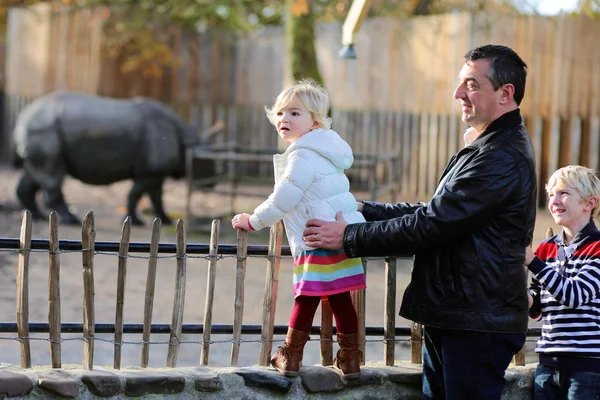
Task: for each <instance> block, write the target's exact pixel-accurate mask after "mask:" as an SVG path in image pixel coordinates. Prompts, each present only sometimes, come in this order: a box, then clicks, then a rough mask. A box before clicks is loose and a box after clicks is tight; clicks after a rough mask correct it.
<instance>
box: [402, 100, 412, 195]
mask: <svg viewBox="0 0 600 400" xmlns="http://www.w3.org/2000/svg"><path fill="white" fill-rule="evenodd" d="M410 127H411V115H410V114H409V113H407V112H405V113H403V114H402V162H401V165H402V170H401V171H400V173H401V175H400V176H401V178H400V195H401V196H402V197H406V195H407V194H408V193H410V188H409V186H410V173H409V170H410V154H411V142H410V137H411V136H410V134H411V130H410Z"/></svg>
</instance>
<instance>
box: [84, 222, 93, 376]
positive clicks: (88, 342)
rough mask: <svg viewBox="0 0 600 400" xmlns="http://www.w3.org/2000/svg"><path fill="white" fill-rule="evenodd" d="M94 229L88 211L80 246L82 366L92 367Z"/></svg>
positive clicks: (85, 367)
mask: <svg viewBox="0 0 600 400" xmlns="http://www.w3.org/2000/svg"><path fill="white" fill-rule="evenodd" d="M95 240H96V229H95V223H94V212H93V211H89V212H88V213H87V214H86V215H85V217H84V218H83V226H82V229H81V248H82V261H83V338H84V339H83V340H84V341H83V368H84V369H88V370H91V369H93V368H94V335H95V330H96V326H95V321H96V316H95V314H94V312H95V311H94V247H95V246H94V245H95Z"/></svg>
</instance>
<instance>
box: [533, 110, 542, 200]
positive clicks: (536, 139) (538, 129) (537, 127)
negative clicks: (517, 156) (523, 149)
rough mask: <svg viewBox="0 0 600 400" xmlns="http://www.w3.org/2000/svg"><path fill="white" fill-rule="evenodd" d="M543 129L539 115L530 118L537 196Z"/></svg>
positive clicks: (538, 192)
mask: <svg viewBox="0 0 600 400" xmlns="http://www.w3.org/2000/svg"><path fill="white" fill-rule="evenodd" d="M543 129H544V120H543V118H542V117H539V116H535V117H533V118H532V123H531V132H530V134H531V137H532V140H531V142H532V147H533V154H534V155H535V174H536V178H537V183H538V188H537V195H538V198H539V196H540V193H541V190H542V189H543V186H544V185H542V157H543V154H542V152H543V150H544V148H543V143H542V136H543Z"/></svg>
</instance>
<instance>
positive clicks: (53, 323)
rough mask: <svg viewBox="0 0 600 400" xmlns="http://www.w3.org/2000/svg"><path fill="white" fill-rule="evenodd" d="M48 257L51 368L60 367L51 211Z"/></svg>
mask: <svg viewBox="0 0 600 400" xmlns="http://www.w3.org/2000/svg"><path fill="white" fill-rule="evenodd" d="M49 225H50V226H49V230H50V232H49V233H50V234H49V236H48V257H49V262H50V269H49V272H48V327H49V330H50V358H51V359H52V368H60V367H61V365H62V362H61V353H60V348H61V338H60V249H59V240H58V214H57V213H56V211H52V212H51V213H50V217H49Z"/></svg>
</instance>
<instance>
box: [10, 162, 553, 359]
mask: <svg viewBox="0 0 600 400" xmlns="http://www.w3.org/2000/svg"><path fill="white" fill-rule="evenodd" d="M18 176H19V172H18V171H15V170H13V169H11V168H10V167H8V166H4V165H0V182H1V185H0V204H2V206H1V208H0V237H2V238H15V237H18V236H19V232H20V226H21V218H22V216H21V211H20V210H19V209H18V207H17V201H16V198H15V185H16V182H17V180H18ZM130 186H131V183H130V182H129V181H125V182H119V183H115V184H113V185H109V186H89V185H85V184H82V183H81V182H79V181H76V180H74V179H67V180H66V181H65V184H64V186H63V190H64V194H65V197H66V199H67V202H68V204H70V205H71V207H72V208H73V210H74V212H75V213H76V214H77V215H78V216H79V217H81V218H83V217H84V215H85V213H86V212H87V211H94V215H95V221H96V240H97V241H113V242H116V241H118V240H119V238H120V234H121V227H122V219H123V215H122V213H123V212H124V207H123V206H124V204H125V199H126V196H127V192H128V191H129V188H130ZM267 193H268V192H267ZM357 197H359V198H365V197H364V196H362V197H360V196H359V195H357ZM163 199H164V204H165V209H166V210H167V213H169V215H171V216H172V217H174V218H183V216H184V212H185V199H186V188H185V182H184V181H174V180H169V181H167V182H166V183H165V191H164V196H163ZM260 201H261V199H260V198H238V199H237V201H236V202H235V207H236V211H239V212H242V211H251V210H252V209H253V208H254V207H255V206H256V205H257V204H259V202H260ZM192 204H193V210H194V213H195V214H196V215H200V216H204V217H210V216H217V215H222V214H223V213H226V212H227V211H229V210H228V205H229V199H228V198H225V197H223V196H217V195H210V194H204V193H196V194H195V195H194V196H193V197H192ZM148 206H149V204H148V202H147V201H146V202H144V203H142V204H141V208H147V207H148ZM144 219H145V220H146V222H147V223H146V226H145V227H134V228H133V229H132V234H131V241H132V242H149V241H150V224H151V222H152V221H151V217H150V216H148V215H144ZM549 227H552V228H553V229H554V230H555V231H557V227H556V225H554V222H553V221H552V219H551V218H550V217H549V216H548V214H547V212H545V211H544V210H541V211H540V212H539V213H538V220H537V223H536V231H535V238H534V241H535V243H539V242H540V241H541V240H542V239H543V238H544V237H545V232H546V229H547V228H549ZM59 236H60V238H61V239H69V240H81V228H80V227H72V226H62V225H61V226H60V227H59ZM33 237H34V238H40V239H46V238H48V225H47V224H46V223H40V222H34V225H33ZM174 241H175V236H174V229H173V228H172V227H163V229H162V232H161V242H164V243H174ZM249 241H250V244H266V243H267V241H268V231H266V230H265V231H261V232H259V233H255V234H251V235H250V237H249ZM188 242H191V243H208V242H209V236H208V234H205V233H198V232H190V231H188ZM219 242H220V243H223V244H225V243H235V231H234V230H233V229H232V228H231V225H230V224H229V219H228V218H227V219H224V220H222V221H221V236H220V241H219ZM135 257H139V258H131V259H130V260H129V261H128V270H127V282H126V297H125V308H124V320H125V322H126V323H142V322H143V310H144V293H145V286H146V275H147V265H148V260H147V258H144V257H143V255H141V254H137V253H136V254H135ZM117 262H118V258H117V257H116V256H115V255H103V254H99V255H97V256H96V257H95V261H94V280H95V282H94V283H95V312H96V322H97V323H99V322H110V323H112V322H114V318H115V299H116V286H117V284H116V281H117V279H116V276H117ZM60 264H61V271H60V290H61V316H62V321H63V322H81V321H82V320H83V309H82V273H81V253H63V254H61V258H60ZM266 264H267V262H266V260H265V259H264V258H249V260H248V262H247V267H246V281H245V287H244V296H245V303H244V323H245V324H260V323H261V320H262V302H263V292H264V285H265V266H266ZM291 265H292V264H291V260H290V259H286V260H284V261H283V262H282V264H281V274H280V285H279V294H278V302H277V309H276V317H275V323H276V324H282V325H285V324H287V321H288V317H289V314H290V312H291V306H292V300H293V297H292V293H291V280H292V275H291ZM207 270H208V262H207V261H206V260H204V259H202V258H190V259H188V261H187V285H186V297H185V312H184V319H183V322H184V323H189V324H202V323H203V318H204V304H205V296H206V289H205V288H206V275H207ZM16 272H17V255H16V254H15V253H14V252H12V251H5V250H4V251H3V250H1V249H0V304H1V307H0V321H4V322H14V321H15V320H16V311H15V310H16V301H15V282H16ZM409 273H410V262H409V261H406V260H405V261H401V262H399V263H398V272H397V300H396V307H397V308H398V307H399V305H400V300H401V297H402V293H403V291H404V288H405V287H406V285H407V283H408V281H409ZM29 279H30V283H29V302H30V306H29V319H30V321H32V322H46V321H47V318H48V253H47V252H43V251H42V252H34V253H32V254H31V257H30V270H29ZM367 285H368V289H367V300H366V304H367V312H366V324H367V325H368V326H383V305H384V293H385V276H384V267H383V262H382V261H380V260H375V261H371V262H370V263H369V268H368V273H367ZM174 287H175V260H174V259H172V258H165V259H160V260H159V262H158V270H157V279H156V291H155V300H154V311H153V319H152V321H153V323H167V324H168V323H170V322H171V314H172V310H173V295H174ZM234 293H235V261H234V260H233V259H231V258H229V259H228V258H225V259H223V260H221V261H219V264H218V268H217V282H216V291H215V306H214V307H215V308H214V311H213V324H228V325H230V324H233V310H234ZM319 323H320V315H319V312H318V313H317V315H316V316H315V324H317V325H318V324H319ZM407 324H408V322H407V321H406V320H404V319H402V318H400V317H396V325H397V326H407ZM15 337H16V334H9V333H7V334H0V354H1V356H0V361H1V362H6V363H12V364H19V362H20V361H19V360H20V355H19V343H18V342H17V341H16V340H14V338H15ZM32 337H34V338H37V339H38V340H34V341H33V342H32V344H31V349H32V362H33V364H35V365H48V364H50V351H49V347H50V346H49V342H48V341H47V334H32ZM80 337H81V335H80V334H64V335H63V339H72V340H66V341H64V342H63V344H62V350H63V351H62V361H63V364H80V363H81V362H82V359H83V356H82V348H83V342H82V341H81V340H78V339H77V338H80ZM97 338H99V339H100V340H97V341H96V344H95V356H94V364H95V365H105V366H110V365H112V360H113V345H112V343H110V342H103V341H102V340H107V341H110V340H111V339H112V335H97ZM168 339H169V338H168V335H153V336H152V337H151V341H152V342H159V343H158V344H153V345H151V351H150V366H152V367H163V366H164V365H165V360H166V354H167V347H168V346H167V345H166V344H165V342H167V341H168ZM212 339H213V340H215V341H220V343H214V344H213V345H212V346H211V349H210V359H209V365H213V366H228V365H229V364H230V362H229V360H230V354H231V342H230V340H231V337H230V336H228V335H213V337H212ZM257 339H259V337H257V336H243V337H242V341H243V343H242V345H241V348H240V358H239V365H241V366H248V365H254V364H256V363H257V360H258V353H259V344H258V343H257V342H256V340H257ZM276 339H279V340H281V337H277V338H276ZM313 339H316V338H313ZM367 339H368V340H369V342H368V343H367V349H366V360H367V361H375V360H382V359H383V352H384V348H383V345H382V341H381V338H378V337H369V338H367ZM199 340H201V337H200V336H198V335H197V336H194V335H184V337H183V341H199ZM124 341H131V342H139V341H141V335H133V334H131V335H125V337H124ZM276 345H277V344H275V346H274V347H276ZM532 346H533V341H532V342H530V343H528V348H531V347H532ZM200 348H201V345H200V344H197V343H190V344H182V345H181V348H180V350H179V358H178V366H194V365H198V363H199V360H200ZM334 350H335V348H334ZM122 357H123V358H122V365H124V366H127V365H128V366H135V365H139V362H140V357H141V345H139V344H137V343H132V344H125V345H124V346H123V348H122ZM409 357H410V355H409V353H408V342H407V341H404V342H402V343H400V344H398V345H397V346H396V359H408V358H409ZM527 359H528V361H530V360H531V361H533V359H534V356H533V354H528V357H527ZM304 363H305V364H308V365H310V364H316V363H319V348H318V342H317V341H316V340H314V341H311V342H309V343H308V345H307V347H306V351H305V357H304Z"/></svg>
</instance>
